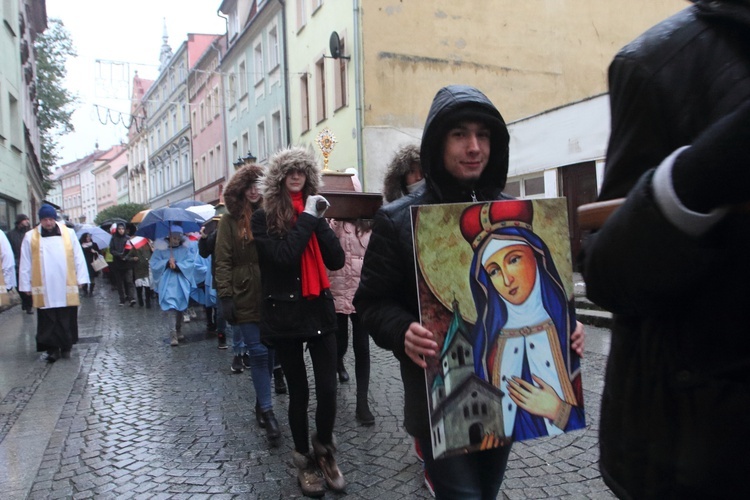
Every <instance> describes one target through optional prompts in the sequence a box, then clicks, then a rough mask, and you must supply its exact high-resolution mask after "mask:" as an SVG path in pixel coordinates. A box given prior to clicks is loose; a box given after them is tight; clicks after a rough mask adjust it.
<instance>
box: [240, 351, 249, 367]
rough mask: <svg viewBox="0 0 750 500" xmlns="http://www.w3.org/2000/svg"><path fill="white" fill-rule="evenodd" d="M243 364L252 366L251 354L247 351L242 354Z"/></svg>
mask: <svg viewBox="0 0 750 500" xmlns="http://www.w3.org/2000/svg"><path fill="white" fill-rule="evenodd" d="M242 366H244V367H245V368H250V354H249V353H247V352H246V353H245V354H243V355H242Z"/></svg>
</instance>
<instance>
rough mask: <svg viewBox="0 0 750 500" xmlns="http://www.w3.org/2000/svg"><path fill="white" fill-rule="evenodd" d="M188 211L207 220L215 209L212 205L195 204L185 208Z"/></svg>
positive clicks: (213, 213)
mask: <svg viewBox="0 0 750 500" xmlns="http://www.w3.org/2000/svg"><path fill="white" fill-rule="evenodd" d="M187 211H188V212H193V213H195V214H197V215H198V216H199V217H200V218H201V219H203V220H209V219H210V218H211V217H213V216H214V215H215V214H216V209H215V208H214V206H213V205H208V204H206V205H195V206H192V207H188V208H187Z"/></svg>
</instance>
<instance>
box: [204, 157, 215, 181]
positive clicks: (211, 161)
mask: <svg viewBox="0 0 750 500" xmlns="http://www.w3.org/2000/svg"><path fill="white" fill-rule="evenodd" d="M215 163H216V159H215V157H214V152H213V150H211V151H209V152H208V171H207V172H206V178H205V180H204V182H203V183H204V185H205V184H208V183H209V182H213V180H214V179H215V178H216V173H215V171H216V164H215Z"/></svg>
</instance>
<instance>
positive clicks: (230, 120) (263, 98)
mask: <svg viewBox="0 0 750 500" xmlns="http://www.w3.org/2000/svg"><path fill="white" fill-rule="evenodd" d="M283 7H284V6H283V5H282V3H281V2H274V1H271V0H261V1H256V0H225V1H224V2H222V4H221V6H220V7H219V10H220V12H222V13H223V14H224V15H226V16H227V34H226V37H227V52H226V54H225V56H224V58H223V60H222V63H221V73H222V75H223V78H224V95H225V99H226V101H225V102H226V104H225V112H224V128H225V130H226V132H225V135H226V141H227V148H226V159H227V163H228V164H229V165H233V166H234V167H238V166H240V165H242V164H243V163H244V161H243V159H245V158H246V159H247V160H248V161H250V160H251V159H252V158H255V160H254V161H257V162H258V163H260V164H265V163H266V162H267V161H268V159H269V158H270V156H271V155H273V153H275V152H276V151H279V150H280V149H283V148H284V147H286V146H287V145H288V144H289V139H288V137H289V136H288V126H287V105H286V99H287V89H286V84H287V79H286V77H285V75H286V65H285V59H284V54H285V40H284V15H283ZM287 8H288V6H287ZM230 170H233V169H230Z"/></svg>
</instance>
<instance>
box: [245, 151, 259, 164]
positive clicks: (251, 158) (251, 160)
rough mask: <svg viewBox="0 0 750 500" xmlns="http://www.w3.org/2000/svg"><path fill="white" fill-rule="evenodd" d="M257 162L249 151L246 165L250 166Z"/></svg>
mask: <svg viewBox="0 0 750 500" xmlns="http://www.w3.org/2000/svg"><path fill="white" fill-rule="evenodd" d="M255 160H257V158H256V157H255V156H253V154H252V153H251V152H250V151H248V152H247V156H245V164H246V165H249V164H250V163H255Z"/></svg>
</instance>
